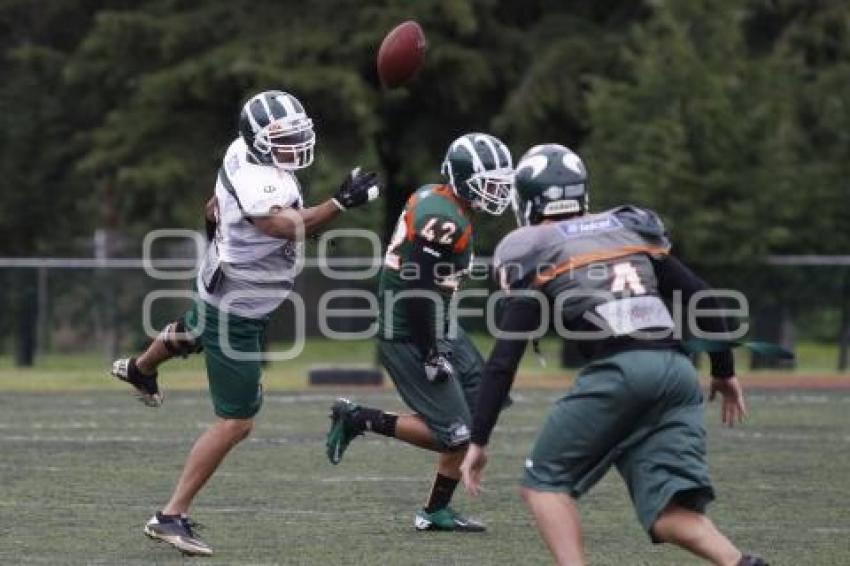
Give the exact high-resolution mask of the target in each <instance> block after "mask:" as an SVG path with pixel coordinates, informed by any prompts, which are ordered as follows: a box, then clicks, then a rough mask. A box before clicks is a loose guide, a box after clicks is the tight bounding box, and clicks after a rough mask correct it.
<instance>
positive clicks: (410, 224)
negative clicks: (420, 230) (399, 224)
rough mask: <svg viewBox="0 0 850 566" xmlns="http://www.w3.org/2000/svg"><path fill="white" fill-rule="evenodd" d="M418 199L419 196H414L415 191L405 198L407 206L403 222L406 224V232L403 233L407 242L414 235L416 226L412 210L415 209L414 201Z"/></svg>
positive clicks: (410, 240) (411, 239)
mask: <svg viewBox="0 0 850 566" xmlns="http://www.w3.org/2000/svg"><path fill="white" fill-rule="evenodd" d="M418 199H419V197H417V196H416V193H413V194H412V195H410V198H409V199H407V206H406V208H405V211H404V223H405V225H407V233H406V234H405V237H406V238H407V241H408V242H412V241H413V238H414V237H415V236H416V226H414V220H415V218H414V217H415V216H416V215H415V214H414V211H415V210H416V201H417V200H418Z"/></svg>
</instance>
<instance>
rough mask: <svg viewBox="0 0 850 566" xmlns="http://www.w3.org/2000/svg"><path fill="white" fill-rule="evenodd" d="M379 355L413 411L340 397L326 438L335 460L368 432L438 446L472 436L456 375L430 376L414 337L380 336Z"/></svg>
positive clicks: (430, 447)
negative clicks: (438, 378) (399, 411)
mask: <svg viewBox="0 0 850 566" xmlns="http://www.w3.org/2000/svg"><path fill="white" fill-rule="evenodd" d="M378 356H379V358H380V360H381V363H382V364H383V365H384V367H385V368H386V369H387V372H388V373H389V375H390V378H391V379H392V380H393V383H395V386H396V390H397V391H398V392H399V395H400V396H401V398H402V400H404V402H405V404H407V406H408V407H410V408H411V409H412V410H413V413H412V414H404V415H399V414H397V413H393V412H389V411H384V410H382V409H378V408H373V407H364V406H361V405H359V404H357V403H353V402H351V401H349V400H347V399H338V400H337V401H336V402H335V403H334V404H333V406H332V407H331V412H330V417H331V427H330V430H329V431H328V434H327V441H326V452H327V456H328V459H329V460H330V461H331V463H333V464H338V463H339V462H340V461H341V460H342V457H343V455H344V453H345V450H346V449H347V448H348V445H349V444H350V443H351V441H352V440H354V438H356V437H357V436H360V435H362V434H364V433H365V432H371V433H375V434H380V435H383V436H387V437H390V438H396V439H398V440H401V441H402V442H406V443H408V444H412V445H414V446H417V447H420V448H425V449H428V450H434V451H437V452H442V451H444V450H446V449H447V448H455V447H457V446H459V445H461V444H463V443H465V442H466V441H467V440H468V426H469V425H468V422H467V421H466V420H465V419H464V418H463V417H462V416H461V417H460V418H455V417H454V414H455V413H458V412H462V413H463V414H466V415H468V414H469V410H468V408H467V407H466V403H465V401H464V400H463V392H462V389H461V387H460V386H459V385H458V383H457V380H454V379H452V380H448V381H445V382H443V383H432V382H429V381H428V379H427V378H426V377H425V369H424V361H423V359H422V356H421V354H420V353H419V351H418V349H417V348H416V346H414V345H413V344H412V343H409V342H391V341H384V340H379V341H378ZM447 415H448V416H447ZM438 423H439V424H438ZM457 432H459V433H461V434H460V436H459V437H457V438H455V439H454V441H453V439H452V436H453V435H455V436H456V433H457ZM463 434H466V436H467V438H466V439H464V438H463Z"/></svg>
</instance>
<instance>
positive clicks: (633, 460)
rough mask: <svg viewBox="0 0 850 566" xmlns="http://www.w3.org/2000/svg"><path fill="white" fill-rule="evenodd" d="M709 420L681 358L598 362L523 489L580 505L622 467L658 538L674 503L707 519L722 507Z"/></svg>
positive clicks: (624, 357) (531, 466)
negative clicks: (712, 467)
mask: <svg viewBox="0 0 850 566" xmlns="http://www.w3.org/2000/svg"><path fill="white" fill-rule="evenodd" d="M703 413H704V407H703V397H702V391H701V390H700V386H699V382H698V380H697V373H696V370H695V369H694V366H693V364H691V362H690V360H689V359H688V358H687V357H686V356H684V355H683V354H681V353H679V352H676V351H673V350H635V351H627V352H621V353H619V354H616V355H613V356H610V357H608V358H604V359H600V360H597V361H594V362H592V363H591V364H590V365H588V366H587V367H586V368H585V369H584V370H582V371H581V373H580V374H579V376H578V378H577V380H576V383H575V385H574V386H573V387H572V389H571V390H570V391H569V392H568V393H567V394H566V395H565V396H564V397H562V398H561V399H559V400H558V401H557V402H556V403H555V406H554V407H553V409H552V410H551V412H550V413H549V416H548V417H547V419H546V422H545V424H544V425H543V429H542V430H541V431H540V434H539V435H538V437H537V440H536V441H535V443H534V447H533V448H532V450H531V454H530V455H529V457H528V459H527V460H526V462H525V471H524V474H523V480H522V483H523V485H524V486H525V487H528V488H531V489H534V490H538V491H559V492H567V493H569V494H570V495H572V496H573V497H576V498H577V497H580V496H581V495H582V494H583V493H585V492H587V491H588V490H589V489H590V488H591V487H593V485H594V484H595V483H596V482H597V481H599V480H600V479H601V478H602V476H603V475H605V473H606V472H607V471H608V469H609V468H610V467H611V466H612V465H615V466H616V467H617V470H618V471H619V472H620V475H621V476H622V477H623V480H625V482H626V485H627V486H628V489H629V495H630V496H631V499H632V503H633V504H634V507H635V511H636V512H637V515H638V519H639V520H640V522H641V524H642V525H643V527H644V529H646V530H647V532H649V533H650V536H651V527H652V525H653V523H654V522H655V520H656V518H657V517H658V514H659V513H660V512H661V511H662V510H663V509H664V508H665V507H666V506H667V504H668V503H669V502H670V501H671V499H673V498H674V497H675V498H676V501H677V502H678V503H680V504H682V505H684V506H686V507H689V508H691V509H693V510H695V511H698V512H700V513H702V512H703V511H704V510H705V507H706V506H707V505H708V503H709V502H710V501H711V500H713V499H714V490H713V488H712V486H711V481H710V480H709V477H708V466H707V464H706V461H705V455H706V442H705V427H704V424H703Z"/></svg>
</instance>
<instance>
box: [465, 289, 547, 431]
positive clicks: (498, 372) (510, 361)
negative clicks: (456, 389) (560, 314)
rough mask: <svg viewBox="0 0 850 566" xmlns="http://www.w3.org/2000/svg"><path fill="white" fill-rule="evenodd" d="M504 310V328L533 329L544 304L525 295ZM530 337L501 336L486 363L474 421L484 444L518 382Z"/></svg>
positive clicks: (502, 319) (538, 320) (501, 328)
mask: <svg viewBox="0 0 850 566" xmlns="http://www.w3.org/2000/svg"><path fill="white" fill-rule="evenodd" d="M506 301H507V304H506V305H505V308H504V310H503V312H502V318H501V322H500V324H499V328H500V330H502V331H504V332H526V333H527V332H531V331H532V330H535V329H536V328H537V327H538V325H539V324H540V304H539V303H538V302H537V301H534V300H529V299H523V298H513V299H512V298H508V299H506ZM526 344H528V338H522V339H518V340H507V339H499V340H498V341H496V345H495V346H493V350H492V351H491V352H490V357H489V358H488V359H487V363H486V364H485V365H484V377H483V379H482V380H481V389H480V390H479V391H478V400H477V402H476V404H475V416H474V418H473V421H472V442H474V443H475V444H478V445H480V446H484V445H485V444H487V442H488V441H489V439H490V433H491V432H492V431H493V427H495V426H496V420H497V419H498V418H499V411H501V409H502V407H503V406H504V403H505V399H507V397H508V393H510V390H511V386H512V385H513V382H514V376H515V375H516V369H517V366H518V365H519V362H520V360H521V359H522V355H523V353H524V352H525V347H526Z"/></svg>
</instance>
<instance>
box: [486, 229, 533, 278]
mask: <svg viewBox="0 0 850 566" xmlns="http://www.w3.org/2000/svg"><path fill="white" fill-rule="evenodd" d="M540 228H541V227H540V226H523V227H521V228H517V229H515V230H513V231H512V232H510V233H509V234H508V235H507V236H505V237H504V238H502V240H501V241H500V242H499V245H497V246H496V251H495V252H494V253H493V267H494V268H495V271H496V276H497V277H498V278H499V284H500V286H501V287H502V288H503V289H509V288H516V287H520V286H522V283H523V282H524V281H527V280H528V278H529V276H531V275H534V274H535V269H536V268H537V264H538V261H537V259H538V258H537V255H538V250H539V249H540V236H541V235H542V232H543V231H542V230H540Z"/></svg>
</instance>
